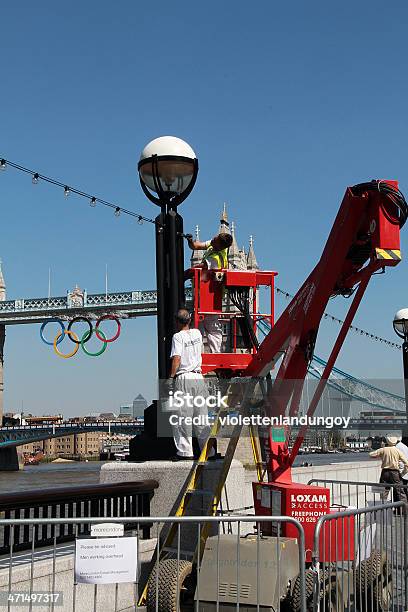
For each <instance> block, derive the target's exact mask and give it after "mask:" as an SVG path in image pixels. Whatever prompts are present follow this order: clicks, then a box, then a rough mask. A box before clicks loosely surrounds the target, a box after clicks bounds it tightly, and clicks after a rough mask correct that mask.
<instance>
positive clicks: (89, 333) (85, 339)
mask: <svg viewBox="0 0 408 612" xmlns="http://www.w3.org/2000/svg"><path fill="white" fill-rule="evenodd" d="M94 331H95V330H94V329H92V331H90V330H88V331H86V332H85V333H84V335H83V336H82V338H81V341H80V344H81V347H82V350H83V351H84V353H85V355H89V357H99V355H102V353H104V352H105V351H106V348H107V346H108V343H107V341H106V335H105V334H104V333H103V331H102V330H100V329H98V333H99V335H100V336H102V338H103V344H102V348H101V350H100V351H97V352H96V353H91V352H90V351H88V350H87V349H86V348H85V346H84V345H85V342H88V340H90V339H91V336H92V335H93V333H94ZM98 337H99V336H98Z"/></svg>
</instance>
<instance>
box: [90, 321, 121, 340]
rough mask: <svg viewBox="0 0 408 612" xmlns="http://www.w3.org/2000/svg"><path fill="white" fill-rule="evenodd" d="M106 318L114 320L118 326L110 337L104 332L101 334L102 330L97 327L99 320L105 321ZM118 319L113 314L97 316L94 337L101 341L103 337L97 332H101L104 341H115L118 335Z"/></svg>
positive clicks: (119, 326)
mask: <svg viewBox="0 0 408 612" xmlns="http://www.w3.org/2000/svg"><path fill="white" fill-rule="evenodd" d="M107 319H111V320H112V321H115V322H116V325H117V326H118V329H117V332H116V334H115V335H114V336H112V338H106V336H105V334H102V332H101V331H100V329H99V324H100V322H101V321H106V320H107ZM120 328H121V325H120V321H119V319H118V317H115V315H103V317H99V319H98V321H97V322H96V325H95V333H96V337H97V338H99V340H101V341H102V342H103V339H102V338H100V337H99V334H101V335H102V336H104V340H105V342H115V340H117V339H118V338H119V336H120Z"/></svg>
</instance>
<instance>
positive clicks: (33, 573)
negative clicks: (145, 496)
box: [0, 516, 306, 612]
mask: <svg viewBox="0 0 408 612" xmlns="http://www.w3.org/2000/svg"><path fill="white" fill-rule="evenodd" d="M258 518H259V520H258V521H257V518H256V517H254V516H248V517H243V516H228V517H204V516H203V517H166V518H155V517H149V518H141V517H137V518H134V519H129V517H126V518H114V519H108V521H109V523H115V524H117V523H119V524H123V525H126V527H127V528H129V527H130V529H128V530H127V532H125V536H128V537H135V536H136V537H137V536H138V535H139V534H140V533H141V531H142V530H143V526H144V525H145V524H146V522H149V523H152V524H153V527H152V534H153V535H154V536H155V538H154V539H153V542H152V544H153V545H152V547H151V548H150V550H149V548H148V547H147V546H146V544H148V541H146V540H145V541H138V544H137V545H136V561H137V563H136V566H137V572H136V575H135V580H134V582H133V583H126V584H120V583H114V584H87V583H84V582H83V581H82V575H81V573H80V570H79V569H78V565H77V568H76V570H75V562H74V558H75V554H76V561H78V551H77V552H76V553H75V545H74V544H71V545H70V547H67V546H65V547H62V546H59V545H58V544H57V542H56V540H55V539H54V544H53V546H52V547H51V548H49V549H45V550H44V549H37V548H36V547H35V545H34V542H35V540H33V546H32V549H31V551H30V552H29V553H25V554H24V555H21V554H20V555H15V554H14V552H13V550H12V549H11V551H10V554H9V555H8V557H3V558H0V609H1V610H3V609H4V610H8V611H11V612H19V611H20V609H21V610H25V612H27V610H28V611H31V610H32V609H35V610H36V611H37V612H41V611H42V610H44V611H45V610H47V611H49V610H51V611H52V612H68V611H69V612H85V611H86V612H99V610H103V611H104V612H119V611H125V610H126V612H130V610H138V609H139V607H138V605H137V602H138V601H139V599H140V598H141V597H143V592H144V587H145V584H146V582H147V579H148V577H149V576H150V579H149V582H148V586H147V590H146V601H145V602H144V606H146V607H147V610H148V612H154V611H155V612H176V611H183V612H185V611H187V610H196V612H204V611H207V610H214V611H215V610H224V609H227V608H232V609H240V608H241V609H248V608H253V609H254V610H266V609H271V610H272V609H273V610H276V611H280V610H282V612H283V611H284V610H286V611H289V610H292V609H296V610H299V611H300V612H305V611H306V607H305V588H304V587H305V554H304V551H305V542H304V531H303V528H302V526H301V524H300V523H299V522H298V521H296V520H295V519H292V518H290V517H258ZM105 521H106V519H105ZM58 522H59V521H58V519H48V520H46V521H42V520H41V519H37V520H24V519H21V520H16V521H13V522H11V521H6V520H0V526H2V525H3V526H4V525H8V526H9V528H10V530H11V531H13V530H14V529H15V528H16V527H17V526H20V527H21V526H24V525H27V524H28V525H30V526H31V527H32V528H33V529H34V530H36V529H38V528H40V527H41V526H42V525H44V524H48V525H56V524H57V523H58ZM65 522H66V523H67V524H68V525H70V526H73V528H74V533H75V535H76V536H77V537H78V539H77V542H76V545H78V543H80V544H81V545H84V544H85V545H88V542H89V540H88V538H89V536H88V537H87V538H86V539H84V538H83V536H82V537H79V532H80V528H81V525H82V523H83V521H81V520H80V519H65ZM260 522H262V523H270V524H271V525H272V526H273V528H274V531H275V534H276V535H275V536H274V537H268V538H267V537H263V536H262V535H261V533H260V529H259V527H260ZM86 523H87V524H91V525H96V524H101V523H103V520H101V519H100V518H99V519H86ZM131 523H132V524H131ZM130 524H131V525H130ZM248 524H250V525H251V526H254V527H255V528H256V527H257V529H255V531H253V534H252V535H251V534H248V533H247V534H246V535H244V536H243V535H242V534H243V533H245V532H246V531H247V529H246V528H245V526H246V525H248ZM289 525H290V527H291V529H292V537H290V538H288V537H286V536H284V535H283V531H284V528H285V527H287V526H289ZM172 526H175V527H173V528H174V529H175V537H174V539H173V546H172V548H171V549H169V548H168V549H165V550H163V545H162V542H163V541H164V537H165V532H166V529H169V528H171V527H172ZM207 530H208V531H207ZM227 532H228V533H227ZM205 533H206V535H208V538H207V539H206V538H205V535H204V534H205ZM294 535H295V536H296V537H294ZM92 540H93V541H97V540H96V539H95V538H92ZM111 541H112V540H111ZM158 560H160V563H159V564H158V563H157V561H158ZM95 563H96V562H95ZM111 565H112V568H113V571H115V572H117V571H119V569H118V568H119V560H118V561H116V560H115V561H112V564H111ZM45 591H47V592H49V593H51V594H54V598H53V599H52V600H50V601H48V602H45V600H44V599H43V598H42V599H41V601H39V600H38V598H39V597H40V594H41V593H44V592H45ZM19 593H26V595H27V598H26V606H25V607H24V608H22V607H21V608H20V607H19V606H18V604H19V602H20V601H21V600H19V599H15V598H16V597H17V595H18V594H19ZM7 597H10V599H9V600H7V599H6V598H7ZM13 597H14V600H13ZM30 597H31V599H30ZM55 598H57V599H55ZM268 601H269V605H268ZM293 601H294V602H295V608H293V607H292V603H293ZM3 606H4V607H3ZM34 606H35V608H34ZM144 606H143V608H144Z"/></svg>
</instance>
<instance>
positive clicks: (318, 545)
mask: <svg viewBox="0 0 408 612" xmlns="http://www.w3.org/2000/svg"><path fill="white" fill-rule="evenodd" d="M306 600H307V605H308V609H312V610H314V611H316V612H326V611H330V612H332V611H336V612H337V611H338V610H347V611H350V612H352V611H354V610H356V611H360V612H374V611H376V612H386V611H393V612H405V611H406V610H407V609H408V515H407V506H406V504H405V503H404V502H396V503H390V504H383V505H380V506H374V507H372V508H363V509H351V510H344V511H342V512H336V513H333V514H328V515H326V516H322V517H321V518H320V519H319V521H318V523H317V525H316V529H315V534H314V546H313V557H312V566H311V568H309V569H308V570H307V571H306Z"/></svg>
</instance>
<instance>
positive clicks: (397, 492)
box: [307, 478, 408, 508]
mask: <svg viewBox="0 0 408 612" xmlns="http://www.w3.org/2000/svg"><path fill="white" fill-rule="evenodd" d="M307 484H309V485H317V486H321V487H327V488H329V489H330V502H331V504H332V505H338V506H340V507H346V508H348V507H349V506H352V507H354V508H367V507H370V506H373V505H378V504H382V503H386V502H387V501H388V499H389V501H394V502H396V501H399V500H400V499H401V498H402V501H406V499H407V497H408V486H407V485H408V483H407V484H405V485H404V483H401V484H385V483H379V482H361V481H358V480H331V479H325V478H312V480H309V482H308V483H307ZM401 493H402V494H401Z"/></svg>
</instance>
